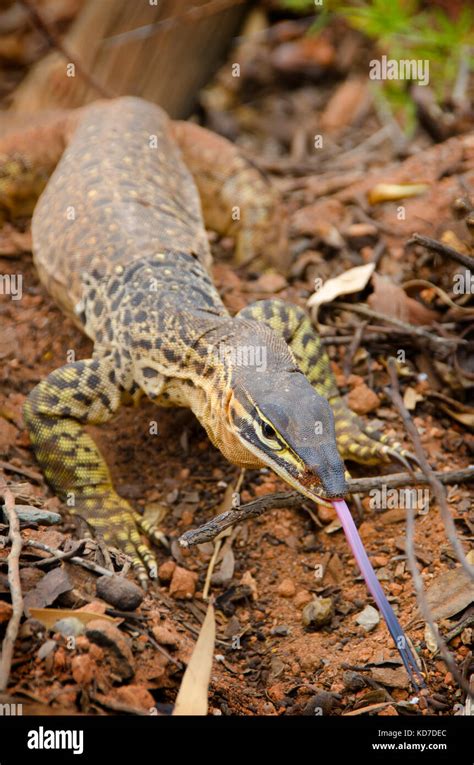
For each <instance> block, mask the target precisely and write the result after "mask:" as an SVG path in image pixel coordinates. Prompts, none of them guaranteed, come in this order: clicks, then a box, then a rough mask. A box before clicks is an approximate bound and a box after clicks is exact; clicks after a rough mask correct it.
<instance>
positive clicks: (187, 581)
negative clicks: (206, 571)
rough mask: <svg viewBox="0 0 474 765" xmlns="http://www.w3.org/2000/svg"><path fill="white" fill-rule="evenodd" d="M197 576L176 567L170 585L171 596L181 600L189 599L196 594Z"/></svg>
mask: <svg viewBox="0 0 474 765" xmlns="http://www.w3.org/2000/svg"><path fill="white" fill-rule="evenodd" d="M197 578H198V577H197V574H195V573H194V571H188V569H187V568H182V567H181V566H176V568H175V570H174V571H173V577H172V579H171V584H170V595H171V597H172V598H177V599H179V600H184V599H189V598H192V597H193V596H194V593H195V592H196V583H197Z"/></svg>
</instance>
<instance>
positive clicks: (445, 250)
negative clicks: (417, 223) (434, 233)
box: [407, 234, 474, 270]
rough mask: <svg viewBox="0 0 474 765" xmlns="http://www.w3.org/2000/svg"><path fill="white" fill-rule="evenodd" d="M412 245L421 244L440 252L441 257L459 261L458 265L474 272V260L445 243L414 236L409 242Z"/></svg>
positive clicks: (426, 237)
mask: <svg viewBox="0 0 474 765" xmlns="http://www.w3.org/2000/svg"><path fill="white" fill-rule="evenodd" d="M410 244H421V245H423V247H427V248H428V250H432V251H433V252H438V253H439V254H440V255H446V257H448V258H452V259H453V260H457V261H458V263H461V264H462V265H463V266H466V268H470V269H472V270H474V258H471V257H470V256H469V255H464V253H463V252H458V250H455V249H454V247H450V246H449V245H447V244H443V242H438V241H437V239H432V238H431V237H430V236H422V235H421V234H413V235H412V237H411V239H409V240H408V242H407V245H410Z"/></svg>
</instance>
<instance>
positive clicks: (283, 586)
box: [277, 578, 296, 598]
mask: <svg viewBox="0 0 474 765" xmlns="http://www.w3.org/2000/svg"><path fill="white" fill-rule="evenodd" d="M277 592H278V594H279V595H281V597H282V598H292V597H293V596H294V595H295V594H296V587H295V583H294V582H293V581H292V579H288V578H287V579H282V581H281V582H280V584H279V585H278V588H277Z"/></svg>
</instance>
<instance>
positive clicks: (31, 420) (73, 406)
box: [24, 357, 159, 586]
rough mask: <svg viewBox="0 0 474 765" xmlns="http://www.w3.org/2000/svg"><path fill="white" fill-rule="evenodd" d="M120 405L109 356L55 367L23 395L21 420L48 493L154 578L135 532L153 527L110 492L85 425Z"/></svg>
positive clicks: (143, 576) (144, 577) (151, 558)
mask: <svg viewBox="0 0 474 765" xmlns="http://www.w3.org/2000/svg"><path fill="white" fill-rule="evenodd" d="M120 403H121V387H120V384H119V382H118V381H117V373H116V371H115V370H114V364H113V362H112V360H111V359H110V358H109V357H104V358H101V359H87V360H85V361H77V362H74V363H73V364H67V365H66V366H64V367H61V368H59V369H56V370H55V371H54V372H52V373H51V374H50V375H49V376H48V377H47V378H46V379H45V380H43V381H42V382H40V383H39V384H38V385H37V386H36V388H34V389H33V391H32V392H31V393H30V394H29V396H28V398H27V400H26V402H25V406H24V419H25V423H26V426H27V428H28V432H29V435H30V439H31V443H32V446H33V450H34V453H35V455H36V459H37V460H38V462H39V464H40V466H41V468H42V470H43V473H44V475H45V477H46V479H47V481H48V483H49V484H50V485H51V487H52V489H53V490H54V492H55V493H56V494H57V495H58V496H59V497H60V499H61V500H63V501H65V502H66V503H67V505H68V507H69V510H70V512H71V513H72V514H74V515H78V516H81V517H82V518H83V519H84V520H85V521H87V523H88V524H89V525H90V526H91V527H92V528H93V529H94V530H95V531H96V532H97V533H99V534H101V535H102V536H103V538H104V540H105V541H106V542H108V543H109V544H111V545H115V546H117V547H120V548H121V549H122V550H123V551H124V552H125V553H127V554H128V555H130V557H131V558H132V563H133V566H134V568H135V570H136V572H137V575H138V577H139V579H140V582H141V583H142V584H143V585H144V586H146V583H147V581H148V576H150V577H156V573H157V561H156V558H155V555H154V554H153V552H152V551H151V550H150V548H149V547H148V546H147V545H146V544H144V543H143V542H142V540H141V537H140V532H139V530H142V531H144V532H145V533H146V534H147V536H149V537H150V538H151V539H153V540H154V541H157V539H158V538H159V537H155V532H154V529H153V528H150V527H149V525H145V526H144V525H143V522H142V519H141V516H140V515H139V513H137V512H136V511H135V510H134V509H133V507H132V506H131V505H130V504H129V503H128V502H127V501H126V500H125V499H123V498H122V497H120V496H119V495H118V494H117V493H116V492H115V490H114V488H113V485H112V481H111V477H110V473H109V470H108V467H107V465H106V463H105V460H104V458H103V457H102V455H101V453H100V451H99V449H98V448H97V446H96V444H95V443H94V441H93V440H92V438H91V437H90V435H89V434H88V433H87V432H86V431H85V429H84V425H86V424H94V425H97V424H101V423H103V422H107V420H109V419H110V418H111V417H112V416H113V414H114V413H115V412H116V411H117V409H118V408H119V406H120Z"/></svg>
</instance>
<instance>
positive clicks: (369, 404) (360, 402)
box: [347, 383, 380, 414]
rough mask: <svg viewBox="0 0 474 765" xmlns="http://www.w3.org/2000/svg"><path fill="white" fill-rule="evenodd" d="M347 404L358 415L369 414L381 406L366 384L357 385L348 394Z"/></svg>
mask: <svg viewBox="0 0 474 765" xmlns="http://www.w3.org/2000/svg"><path fill="white" fill-rule="evenodd" d="M347 404H348V406H349V407H350V408H351V409H352V411H353V412H355V413H356V414H368V413H369V412H373V410H374V409H377V407H378V406H379V404H380V399H379V397H378V396H377V394H376V393H374V391H373V390H370V388H369V387H368V386H367V385H366V384H365V383H362V385H357V387H355V388H353V389H352V390H351V391H349V393H348V394H347Z"/></svg>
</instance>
